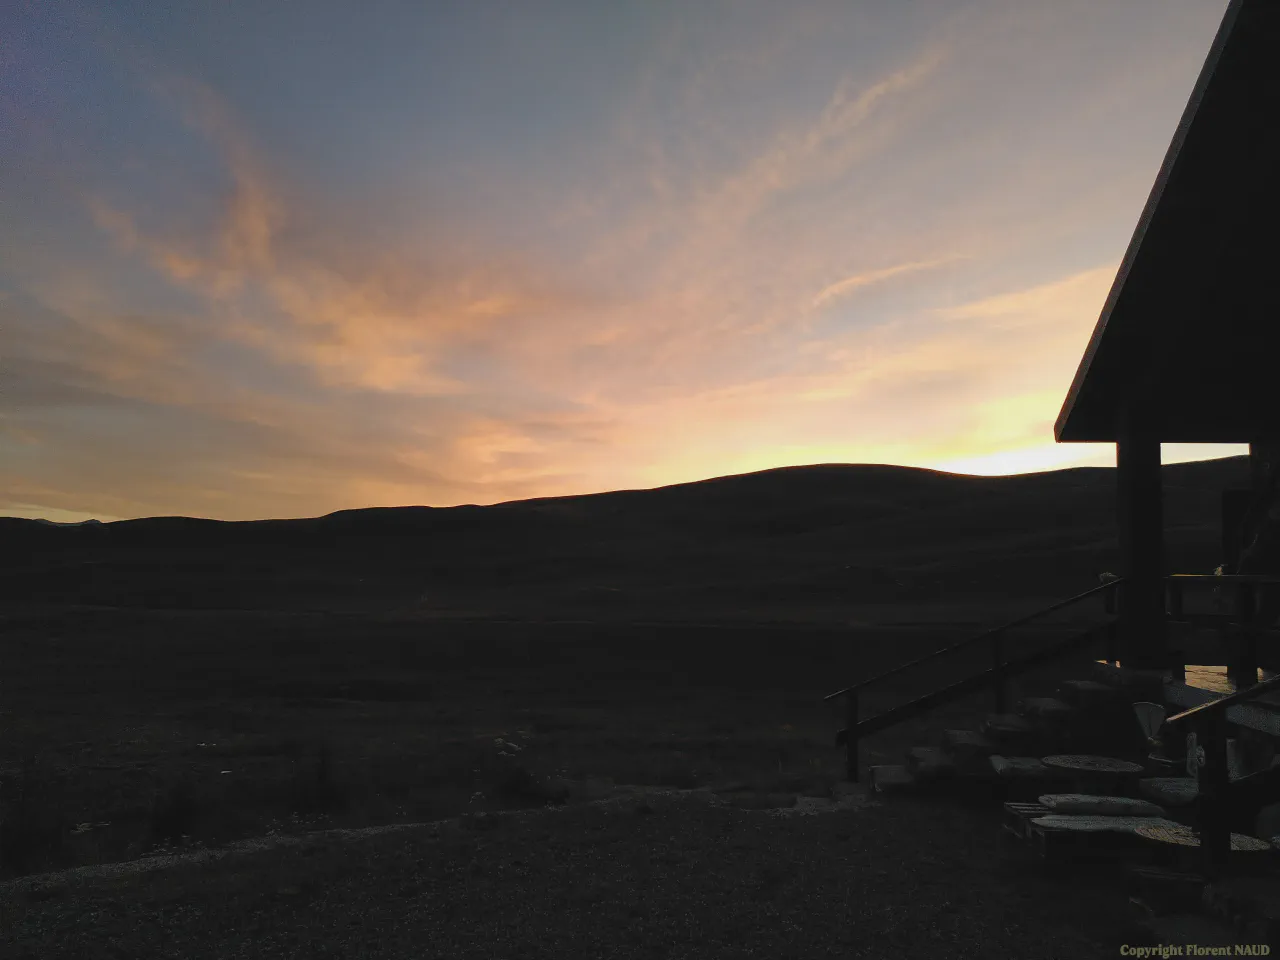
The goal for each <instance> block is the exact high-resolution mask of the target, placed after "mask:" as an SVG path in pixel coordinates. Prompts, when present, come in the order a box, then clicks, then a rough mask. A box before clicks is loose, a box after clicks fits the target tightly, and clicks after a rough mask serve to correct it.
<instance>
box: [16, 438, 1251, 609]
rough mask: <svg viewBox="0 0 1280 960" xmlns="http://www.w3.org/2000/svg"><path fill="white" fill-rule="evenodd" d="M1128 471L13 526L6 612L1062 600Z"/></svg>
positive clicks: (1199, 491) (1104, 553)
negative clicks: (33, 608)
mask: <svg viewBox="0 0 1280 960" xmlns="http://www.w3.org/2000/svg"><path fill="white" fill-rule="evenodd" d="M1164 475H1165V496H1166V507H1165V525H1166V531H1167V548H1168V556H1169V564H1170V568H1171V569H1176V570H1180V571H1204V570H1208V569H1211V568H1212V567H1213V566H1214V565H1215V564H1216V563H1217V562H1219V559H1220V557H1219V541H1220V534H1219V530H1218V523H1219V516H1218V514H1219V496H1220V491H1221V490H1223V489H1224V488H1227V487H1237V486H1242V485H1244V484H1245V483H1246V479H1247V461H1246V460H1245V458H1243V457H1234V458H1229V459H1223V460H1211V461H1202V462H1195V463H1182V464H1173V465H1169V466H1166V467H1164ZM1114 523H1115V500H1114V471H1113V470H1111V469H1107V468H1077V469H1070V470H1057V471H1051V472H1046V473H1038V474H1025V475H1021V476H1013V477H972V476H964V475H957V474H947V473H941V472H937V471H932V470H922V469H916V468H909V467H895V466H879V465H843V464H830V465H817V466H806V467H787V468H781V469H775V470H766V471H761V472H758V473H751V474H744V475H740V476H731V477H720V478H716V479H713V480H705V481H700V482H696V483H684V484H676V485H673V486H667V487H660V488H657V489H653V490H626V491H615V492H610V493H600V494H591V495H585V496H572V497H557V498H547V499H538V500H525V501H515V502H510V503H502V504H496V505H492V506H483V507H482V506H472V505H468V506H457V507H441V508H435V507H392V508H371V509H364V510H343V511H339V512H337V513H332V514H329V515H327V516H323V517H317V518H309V519H298V520H262V521H252V522H224V521H217V520H202V519H194V518H190V517H152V518H147V519H140V520H124V521H117V522H113V523H102V524H83V525H69V526H63V525H52V524H48V523H45V522H41V521H37V520H26V519H18V518H0V603H4V604H6V605H14V604H21V603H29V602H35V603H41V604H45V603H54V604H62V603H67V604H97V605H110V606H140V607H163V608H173V609H276V608H279V609H284V610H353V611H354V610H361V611H369V610H379V609H381V610H396V611H402V612H403V611H419V612H424V613H430V612H435V613H439V614H448V613H467V614H475V615H495V614H501V615H550V614H552V613H562V614H568V613H572V612H582V611H595V612H596V613H597V614H598V613H600V612H602V611H610V612H612V613H619V614H624V613H625V614H628V615H644V614H645V613H646V612H647V613H650V614H657V613H659V612H662V613H667V614H674V613H681V614H686V615H699V616H710V615H733V614H739V613H748V612H756V613H759V614H762V615H763V614H770V615H778V616H786V617H796V618H801V619H804V618H811V617H815V616H819V615H823V616H826V615H834V616H842V615H844V613H842V611H845V612H847V611H848V609H850V608H852V607H857V606H860V605H861V606H865V605H885V604H897V605H902V604H908V605H913V606H915V605H921V604H925V603H955V602H962V601H964V600H966V599H970V598H972V599H975V600H981V601H982V602H990V601H991V600H994V599H997V598H1041V597H1049V598H1052V597H1058V596H1066V595H1069V594H1071V593H1074V592H1078V591H1079V590H1082V589H1086V588H1087V587H1089V586H1092V585H1094V584H1095V583H1096V582H1097V579H1096V578H1097V574H1098V572H1100V571H1101V570H1104V569H1108V568H1111V567H1114V565H1115V564H1116V560H1117V558H1116V542H1115V527H1114Z"/></svg>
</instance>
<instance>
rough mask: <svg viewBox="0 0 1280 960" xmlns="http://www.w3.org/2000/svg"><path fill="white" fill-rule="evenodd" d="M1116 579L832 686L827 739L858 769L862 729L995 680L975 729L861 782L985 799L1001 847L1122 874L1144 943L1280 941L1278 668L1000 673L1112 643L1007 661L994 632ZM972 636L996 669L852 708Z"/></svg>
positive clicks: (1102, 636)
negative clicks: (870, 710) (1266, 675)
mask: <svg viewBox="0 0 1280 960" xmlns="http://www.w3.org/2000/svg"><path fill="white" fill-rule="evenodd" d="M1117 583H1119V581H1113V582H1112V583H1109V584H1105V585H1104V586H1103V587H1099V588H1095V589H1094V590H1091V591H1088V592H1086V593H1085V594H1081V595H1079V596H1078V597H1073V598H1071V599H1070V600H1067V601H1063V602H1062V603H1060V604H1055V605H1054V606H1053V607H1050V608H1046V610H1044V611H1039V612H1037V613H1036V614H1033V615H1032V616H1031V617H1026V618H1023V619H1022V620H1019V621H1014V622H1013V623H1012V624H1006V625H1005V626H1004V627H1000V628H997V629H996V630H994V631H988V632H987V633H985V634H981V635H979V636H977V637H973V638H970V639H969V640H966V641H963V642H962V643H959V644H954V645H952V646H950V647H947V648H944V649H943V650H940V651H937V652H936V653H934V654H930V655H929V656H927V657H922V658H920V659H918V660H915V661H912V662H911V663H908V664H904V665H902V666H901V667H898V668H895V669H894V670H892V671H889V672H887V673H885V674H881V675H880V676H877V677H873V678H871V679H869V680H866V681H863V682H862V683H859V684H856V685H854V686H852V687H847V688H845V689H844V690H841V691H837V692H836V693H834V694H831V695H830V696H829V697H828V698H827V699H828V700H832V699H837V698H841V697H843V698H844V699H845V703H846V708H847V709H846V718H847V722H846V726H845V729H843V730H841V731H839V732H838V734H837V738H836V742H837V745H844V746H845V748H846V751H847V754H846V760H847V764H846V765H847V773H848V776H849V778H850V779H851V780H858V779H860V778H861V774H862V771H861V769H860V763H859V758H858V747H859V743H860V740H861V739H864V738H866V737H867V736H869V735H873V734H875V733H877V732H879V731H881V730H884V729H887V728H889V727H891V726H894V725H896V724H898V723H900V722H902V721H904V720H906V719H909V718H912V717H916V716H919V715H921V714H923V713H925V712H927V711H929V710H932V709H933V708H934V707H936V706H939V705H940V704H943V703H945V702H948V701H951V700H955V699H958V698H959V697H961V696H964V695H968V694H971V693H974V692H976V691H978V690H980V689H982V688H983V687H984V686H987V687H991V688H993V690H994V693H995V696H994V705H995V706H996V710H995V711H994V712H992V713H990V714H989V715H987V716H986V718H985V720H983V721H982V722H981V724H979V725H978V726H977V729H945V730H939V731H937V734H936V736H935V737H933V738H931V740H932V742H928V743H922V744H919V745H917V746H914V747H912V748H910V749H909V750H908V751H907V753H906V755H905V756H904V757H903V762H901V763H895V764H878V765H874V766H871V767H870V768H869V769H868V770H867V774H866V775H867V780H868V787H869V789H870V790H871V791H874V792H877V793H881V794H886V795H890V794H906V795H916V796H928V797H932V798H935V799H937V800H942V799H952V800H956V799H961V798H965V799H968V800H969V801H971V802H972V801H977V802H980V803H987V804H990V805H991V807H992V809H993V811H1000V813H1001V816H1002V827H1003V830H1002V835H1003V836H1004V837H1005V838H1007V841H1008V844H1009V847H1010V853H1011V855H1014V856H1020V857H1025V858H1029V859H1031V860H1033V861H1035V862H1038V863H1040V864H1041V865H1042V867H1043V868H1044V869H1051V870H1063V869H1071V870H1074V869H1082V870H1092V871H1097V872H1098V874H1099V877H1100V879H1105V878H1108V877H1113V876H1123V877H1125V879H1126V884H1127V892H1128V896H1129V900H1130V903H1131V904H1132V905H1133V909H1134V921H1135V934H1136V935H1137V937H1140V938H1145V939H1146V940H1147V942H1148V943H1149V944H1159V943H1175V942H1176V943H1180V944H1185V943H1196V944H1201V945H1205V946H1212V945H1221V946H1228V947H1231V948H1232V949H1233V950H1234V949H1235V945H1237V944H1243V945H1248V944H1272V943H1275V944H1277V945H1278V946H1280V852H1277V845H1280V805H1275V804H1276V802H1277V801H1280V760H1274V761H1273V757H1274V755H1275V751H1274V744H1275V743H1276V742H1280V678H1278V679H1275V680H1266V681H1265V682H1263V683H1260V684H1257V685H1256V686H1253V687H1249V688H1245V689H1242V690H1237V691H1234V692H1228V689H1224V688H1223V686H1222V685H1218V688H1217V689H1206V688H1207V687H1208V688H1213V687H1214V684H1211V683H1204V682H1203V678H1199V677H1198V676H1197V670H1201V671H1202V672H1203V669H1204V668H1194V667H1187V668H1186V671H1187V677H1186V679H1187V681H1188V682H1178V681H1175V680H1174V679H1172V678H1171V677H1170V676H1169V674H1168V673H1163V672H1162V673H1155V672H1151V671H1133V670H1126V669H1124V668H1121V667H1119V666H1117V665H1115V664H1114V663H1113V662H1112V661H1109V660H1106V661H1103V660H1098V661H1094V660H1086V661H1084V665H1083V667H1082V668H1081V669H1080V671H1079V673H1080V675H1079V676H1076V677H1073V678H1071V679H1066V680H1063V681H1060V682H1059V683H1058V684H1057V685H1056V688H1054V689H1049V690H1041V691H1036V693H1037V694H1038V695H1033V696H1025V697H1023V698H1021V699H1019V700H1018V701H1017V702H1016V703H1014V704H1013V705H1012V709H1009V705H1008V704H1007V703H1006V702H1005V701H1006V697H1007V684H1008V681H1009V680H1010V678H1011V677H1013V676H1016V675H1019V674H1023V673H1026V672H1028V671H1029V669H1030V668H1031V667H1033V666H1035V665H1038V664H1041V663H1044V662H1046V661H1047V660H1048V659H1050V658H1051V657H1053V656H1058V657H1061V656H1063V655H1065V654H1068V653H1071V652H1075V651H1078V650H1084V649H1087V648H1088V647H1089V645H1090V643H1091V642H1092V643H1094V644H1095V645H1098V644H1099V643H1100V642H1101V641H1106V642H1107V643H1110V642H1113V641H1114V630H1113V628H1112V627H1111V625H1110V624H1104V625H1103V626H1102V627H1101V628H1095V629H1092V630H1089V631H1086V632H1085V633H1083V634H1080V635H1078V636H1075V637H1072V638H1069V639H1068V640H1067V641H1064V642H1061V643H1058V644H1055V645H1054V646H1053V647H1051V648H1050V650H1049V651H1042V652H1041V653H1040V654H1037V655H1035V656H1033V657H1026V658H1023V659H1021V660H1013V661H1006V660H1005V658H1004V657H1003V656H1002V647H1001V646H998V644H999V643H1000V642H1001V641H999V640H993V638H1001V637H1003V635H1004V634H1005V633H1006V632H1008V631H1009V630H1010V629H1011V628H1013V627H1017V626H1020V625H1022V624H1024V623H1028V622H1030V621H1031V620H1033V619H1035V618H1036V617H1038V616H1041V615H1043V614H1044V613H1047V612H1051V611H1052V610H1056V609H1061V608H1063V607H1065V606H1067V605H1069V604H1071V603H1075V602H1077V601H1079V600H1081V599H1083V598H1085V597H1088V596H1090V595H1093V594H1096V593H1098V592H1101V591H1104V590H1106V589H1108V588H1111V587H1114V586H1115V585H1116V584H1117ZM983 641H987V642H991V643H992V645H993V663H994V666H993V667H992V669H990V670H988V671H985V672H983V673H982V674H979V675H977V676H975V677H969V678H966V679H963V680H960V681H957V682H954V683H952V684H950V685H949V686H947V687H945V688H943V689H942V690H940V691H934V692H933V693H930V694H926V695H925V696H922V697H917V698H916V699H915V700H912V701H910V702H908V703H905V704H902V705H901V706H899V707H895V708H893V709H891V710H888V711H886V712H884V713H881V714H880V715H878V716H875V717H867V718H863V717H860V716H859V712H858V711H859V696H858V694H859V692H860V691H861V690H863V689H864V688H865V687H867V686H869V685H871V684H872V683H876V682H878V681H881V680H883V679H885V678H886V677H889V676H892V675H894V674H897V673H901V672H903V671H906V670H908V669H910V668H911V667H914V666H917V665H918V664H921V663H925V662H927V661H930V660H933V659H936V658H937V657H940V656H944V655H946V654H948V653H953V652H955V651H957V650H960V649H962V648H965V647H970V646H973V645H974V644H978V643H981V642H983ZM1107 653H1108V655H1110V653H1111V651H1110V650H1108V651H1107ZM1095 655H1096V652H1095ZM1175 676H1176V674H1175ZM1198 679H1199V680H1200V681H1201V682H1200V683H1197V680H1198ZM1273 684H1274V685H1275V686H1274V688H1273ZM1135 704H1137V705H1138V706H1137V707H1135ZM1156 737H1159V738H1160V741H1161V742H1159V743H1157V741H1156V739H1155V738H1156ZM1188 749H1189V750H1190V753H1191V757H1192V762H1190V763H1189V762H1188V760H1187V754H1188ZM1272 762H1275V764H1276V765H1275V766H1272V765H1271V764H1272ZM1190 774H1194V776H1192V775H1190ZM1271 805H1275V806H1271ZM1259 811H1262V812H1261V813H1259ZM1255 832H1262V833H1263V834H1264V836H1263V838H1262V839H1259V838H1258V837H1255V836H1253V834H1254V833H1255ZM1272 835H1276V841H1275V844H1273V843H1272V842H1271V837H1272ZM1202 837H1203V839H1204V843H1203V844H1202V843H1201V838H1202ZM1135 942H1138V941H1137V940H1135ZM1244 955H1248V954H1244Z"/></svg>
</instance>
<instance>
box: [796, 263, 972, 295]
mask: <svg viewBox="0 0 1280 960" xmlns="http://www.w3.org/2000/svg"><path fill="white" fill-rule="evenodd" d="M958 259H962V258H961V257H958V256H951V257H938V258H935V259H933V260H916V261H914V262H912V263H899V264H895V265H894V266H892V267H881V268H880V269H878V270H867V271H864V272H862V273H855V274H852V275H851V276H848V277H845V278H844V279H843V280H837V281H836V282H835V283H832V284H828V285H827V286H825V287H823V288H822V289H821V290H820V291H818V295H817V296H816V297H814V298H813V306H815V307H820V306H822V305H823V304H824V303H826V302H827V301H829V300H835V299H837V298H839V297H843V296H844V295H846V294H849V293H852V292H853V291H855V290H858V289H861V288H862V287H868V286H871V285H872V284H875V283H881V282H883V281H885V280H892V279H894V278H895V277H901V276H903V275H905V274H911V273H919V272H920V271H922V270H932V269H934V268H935V267H941V266H945V265H946V264H948V263H953V262H955V261H956V260H958Z"/></svg>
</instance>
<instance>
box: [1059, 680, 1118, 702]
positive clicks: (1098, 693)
mask: <svg viewBox="0 0 1280 960" xmlns="http://www.w3.org/2000/svg"><path fill="white" fill-rule="evenodd" d="M1058 694H1059V696H1060V697H1061V699H1062V701H1063V702H1064V703H1067V704H1071V705H1072V706H1079V707H1096V706H1108V707H1113V708H1114V707H1116V706H1127V704H1126V699H1127V698H1126V697H1125V695H1124V690H1123V689H1121V688H1120V687H1116V686H1113V685H1111V684H1109V683H1103V682H1102V681H1100V680H1063V681H1062V683H1061V684H1059V686H1058Z"/></svg>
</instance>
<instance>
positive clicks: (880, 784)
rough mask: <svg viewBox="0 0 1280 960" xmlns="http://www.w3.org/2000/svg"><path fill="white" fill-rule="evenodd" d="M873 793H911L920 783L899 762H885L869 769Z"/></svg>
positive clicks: (868, 774)
mask: <svg viewBox="0 0 1280 960" xmlns="http://www.w3.org/2000/svg"><path fill="white" fill-rule="evenodd" d="M867 780H868V783H869V785H870V788H871V792H872V793H910V792H911V791H912V790H913V789H915V788H916V787H917V785H918V781H917V780H916V778H915V776H914V775H913V774H912V773H911V771H910V770H908V769H907V768H906V767H905V766H903V765H902V764H899V763H884V764H879V765H877V766H874V767H871V768H870V769H869V770H868V771H867Z"/></svg>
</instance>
